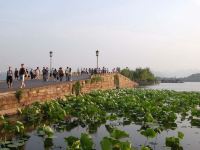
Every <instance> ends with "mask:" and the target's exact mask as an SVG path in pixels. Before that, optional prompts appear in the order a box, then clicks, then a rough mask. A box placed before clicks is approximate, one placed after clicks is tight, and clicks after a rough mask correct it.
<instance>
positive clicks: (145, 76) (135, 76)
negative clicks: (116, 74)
mask: <svg viewBox="0 0 200 150" xmlns="http://www.w3.org/2000/svg"><path fill="white" fill-rule="evenodd" d="M120 73H121V74H122V75H124V76H126V77H128V78H129V79H131V80H132V81H136V82H138V83H139V85H150V84H155V83H156V77H155V76H154V74H153V73H152V72H151V70H150V68H136V69H135V70H130V69H129V68H125V69H122V70H121V72H120Z"/></svg>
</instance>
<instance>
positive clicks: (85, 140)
mask: <svg viewBox="0 0 200 150" xmlns="http://www.w3.org/2000/svg"><path fill="white" fill-rule="evenodd" d="M80 141H81V148H82V149H83V150H92V147H93V142H92V138H91V136H90V135H88V134H86V133H82V134H81V138H80Z"/></svg>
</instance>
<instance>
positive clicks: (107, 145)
mask: <svg viewBox="0 0 200 150" xmlns="http://www.w3.org/2000/svg"><path fill="white" fill-rule="evenodd" d="M100 144H101V149H102V150H132V146H131V144H130V143H129V142H127V141H126V142H123V141H119V140H117V139H113V138H109V137H104V138H103V139H102V140H101V143H100Z"/></svg>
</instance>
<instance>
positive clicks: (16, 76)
mask: <svg viewBox="0 0 200 150" xmlns="http://www.w3.org/2000/svg"><path fill="white" fill-rule="evenodd" d="M14 75H15V80H18V78H19V71H18V70H17V68H15V72H14Z"/></svg>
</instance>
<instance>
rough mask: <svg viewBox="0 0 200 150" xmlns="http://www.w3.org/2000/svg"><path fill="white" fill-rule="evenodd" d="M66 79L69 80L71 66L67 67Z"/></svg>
mask: <svg viewBox="0 0 200 150" xmlns="http://www.w3.org/2000/svg"><path fill="white" fill-rule="evenodd" d="M65 76H66V81H69V67H67V68H66V69H65Z"/></svg>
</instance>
